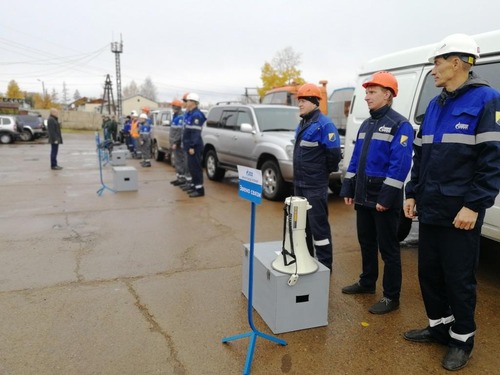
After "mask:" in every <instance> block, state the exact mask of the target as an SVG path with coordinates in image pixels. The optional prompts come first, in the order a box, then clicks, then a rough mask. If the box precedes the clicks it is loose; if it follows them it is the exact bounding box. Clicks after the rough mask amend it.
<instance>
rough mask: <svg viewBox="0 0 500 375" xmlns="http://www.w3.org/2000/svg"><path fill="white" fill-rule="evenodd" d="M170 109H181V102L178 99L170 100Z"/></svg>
mask: <svg viewBox="0 0 500 375" xmlns="http://www.w3.org/2000/svg"><path fill="white" fill-rule="evenodd" d="M172 107H182V102H181V101H180V100H179V99H174V100H172Z"/></svg>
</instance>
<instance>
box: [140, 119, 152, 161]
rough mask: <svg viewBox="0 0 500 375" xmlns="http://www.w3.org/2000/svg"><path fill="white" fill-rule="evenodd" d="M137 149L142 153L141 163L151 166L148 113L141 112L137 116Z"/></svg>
mask: <svg viewBox="0 0 500 375" xmlns="http://www.w3.org/2000/svg"><path fill="white" fill-rule="evenodd" d="M138 131H139V149H140V151H141V154H142V161H141V165H142V166H143V167H151V121H149V118H148V115H147V114H145V113H141V115H140V116H139V128H138Z"/></svg>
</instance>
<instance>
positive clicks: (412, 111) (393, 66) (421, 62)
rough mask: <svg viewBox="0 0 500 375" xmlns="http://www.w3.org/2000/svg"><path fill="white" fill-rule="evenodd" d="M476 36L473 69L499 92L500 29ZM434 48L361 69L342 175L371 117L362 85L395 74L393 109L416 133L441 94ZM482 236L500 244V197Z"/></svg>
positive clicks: (384, 59)
mask: <svg viewBox="0 0 500 375" xmlns="http://www.w3.org/2000/svg"><path fill="white" fill-rule="evenodd" d="M473 37H474V39H475V40H476V42H477V44H478V45H479V48H480V58H479V59H478V60H477V65H475V66H474V67H473V68H472V70H473V71H474V72H476V73H477V74H478V75H479V76H480V77H481V78H483V79H485V80H487V81H488V82H489V83H490V85H491V86H492V87H494V88H496V89H497V90H499V91H500V30H496V31H492V32H488V33H484V34H478V35H473ZM434 47H435V45H434V44H433V45H426V46H422V47H418V48H412V49H408V50H404V51H400V52H396V53H392V54H390V55H386V56H382V57H379V58H376V59H373V60H370V61H368V62H367V63H366V64H364V65H363V66H362V67H361V69H360V73H359V75H358V78H357V82H356V87H355V91H354V96H353V98H352V105H351V111H350V112H349V117H348V119H347V129H346V136H345V146H344V161H343V166H342V176H344V175H345V171H346V169H347V167H348V166H349V162H350V160H351V156H352V152H353V150H354V143H355V141H356V136H357V133H358V130H359V127H360V126H361V123H362V122H363V121H364V120H365V119H366V118H368V117H369V112H368V107H367V105H366V102H365V101H364V97H365V89H364V88H363V87H362V86H361V85H362V84H363V83H364V82H366V81H368V80H369V79H370V77H371V75H372V74H373V73H375V72H377V71H380V70H386V71H389V72H391V73H392V74H394V75H395V76H396V78H397V80H398V86H399V93H398V96H397V97H396V98H395V99H394V103H393V108H394V109H395V110H396V111H397V112H399V113H401V114H402V115H403V116H405V117H407V118H408V120H409V121H410V123H411V124H412V125H413V128H414V129H415V131H417V130H418V127H419V126H420V124H421V123H422V120H423V116H424V113H425V110H426V108H427V105H428V104H429V101H430V100H431V99H432V98H433V97H434V96H436V95H438V94H439V93H440V92H441V88H437V87H435V86H434V78H433V77H432V76H431V74H430V72H431V69H432V67H433V65H432V64H431V63H429V61H428V58H429V56H430V55H431V53H432V51H433V48H434ZM403 222H404V220H403ZM410 223H411V222H410ZM405 224H406V225H402V226H401V228H404V229H403V232H405V233H404V234H401V233H400V239H402V238H404V237H406V235H407V234H408V232H409V230H410V225H408V222H406V223H405ZM482 235H483V236H485V237H488V238H491V239H493V240H496V241H500V198H499V196H497V198H496V201H495V205H494V206H493V207H491V208H490V209H488V211H487V212H486V217H485V219H484V225H483V228H482Z"/></svg>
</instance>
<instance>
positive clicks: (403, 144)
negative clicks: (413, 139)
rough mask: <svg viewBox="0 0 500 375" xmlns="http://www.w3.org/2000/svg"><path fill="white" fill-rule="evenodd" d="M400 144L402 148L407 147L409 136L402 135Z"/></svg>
mask: <svg viewBox="0 0 500 375" xmlns="http://www.w3.org/2000/svg"><path fill="white" fill-rule="evenodd" d="M399 143H400V144H401V146H403V147H406V146H407V145H408V136H407V135H402V136H401V139H400V141H399Z"/></svg>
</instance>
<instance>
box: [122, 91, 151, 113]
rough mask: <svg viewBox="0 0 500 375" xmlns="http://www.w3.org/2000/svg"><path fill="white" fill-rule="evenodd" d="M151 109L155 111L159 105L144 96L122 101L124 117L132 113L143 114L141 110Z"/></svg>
mask: <svg viewBox="0 0 500 375" xmlns="http://www.w3.org/2000/svg"><path fill="white" fill-rule="evenodd" d="M143 107H149V109H151V110H153V109H155V108H158V107H159V106H158V103H157V102H155V101H153V100H151V99H148V98H146V97H144V96H142V95H134V96H130V97H128V98H124V99H123V100H122V114H123V116H127V115H129V114H130V112H132V111H137V113H141V108H143Z"/></svg>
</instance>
